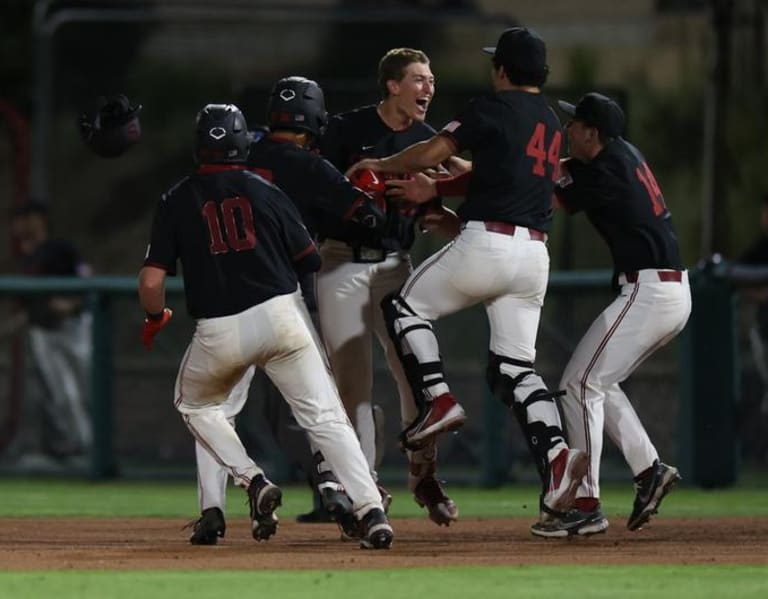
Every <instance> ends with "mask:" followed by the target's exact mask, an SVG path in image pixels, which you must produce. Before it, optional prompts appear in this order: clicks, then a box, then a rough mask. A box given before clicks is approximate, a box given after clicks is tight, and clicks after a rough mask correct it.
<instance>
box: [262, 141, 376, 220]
mask: <svg viewBox="0 0 768 599" xmlns="http://www.w3.org/2000/svg"><path fill="white" fill-rule="evenodd" d="M248 168H249V169H251V170H253V171H254V172H255V173H257V174H258V175H260V176H262V177H264V178H265V179H266V180H267V181H270V182H272V183H274V184H275V185H277V186H278V187H279V188H280V189H281V190H283V191H284V192H285V193H286V195H287V196H288V197H289V198H290V199H291V200H292V201H293V203H294V204H295V205H296V207H297V208H298V209H299V213H300V214H301V217H302V219H303V220H304V224H305V225H306V226H307V229H309V232H310V234H311V235H315V234H316V233H317V230H318V228H327V226H330V225H326V223H330V224H338V223H342V222H343V221H344V220H349V218H350V217H351V216H352V214H353V213H354V211H355V209H356V208H358V207H359V206H360V205H361V204H362V203H363V202H366V201H368V198H367V197H366V196H365V195H364V194H363V193H362V192H361V191H360V190H359V189H357V188H356V187H355V186H354V185H352V183H350V182H349V179H347V178H346V177H345V176H344V173H342V172H339V170H338V169H337V168H336V167H335V166H333V164H331V163H330V162H329V161H328V160H326V159H325V158H323V157H322V156H320V155H319V154H316V153H314V152H311V151H309V150H306V149H304V148H302V147H299V146H298V145H296V144H295V143H293V142H291V141H283V140H280V139H275V138H272V137H266V138H264V139H262V140H261V141H259V142H257V143H254V144H252V145H251V148H250V150H249V154H248ZM344 226H345V227H346V226H349V227H352V228H356V227H357V226H358V225H355V224H353V223H347V224H345V225H344Z"/></svg>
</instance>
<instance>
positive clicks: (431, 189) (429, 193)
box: [385, 173, 437, 204]
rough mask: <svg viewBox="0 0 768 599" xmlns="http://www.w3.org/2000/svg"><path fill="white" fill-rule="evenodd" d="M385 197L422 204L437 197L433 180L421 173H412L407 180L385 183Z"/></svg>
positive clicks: (389, 180)
mask: <svg viewBox="0 0 768 599" xmlns="http://www.w3.org/2000/svg"><path fill="white" fill-rule="evenodd" d="M385 183H386V185H387V187H388V189H387V197H391V198H397V199H400V200H407V201H409V202H413V203H415V204H423V203H425V202H429V201H430V200H433V199H435V198H436V197H437V188H436V187H435V180H434V179H432V178H431V177H428V176H427V175H425V174H423V173H413V174H412V175H411V176H410V177H409V178H408V179H388V180H387V181H385Z"/></svg>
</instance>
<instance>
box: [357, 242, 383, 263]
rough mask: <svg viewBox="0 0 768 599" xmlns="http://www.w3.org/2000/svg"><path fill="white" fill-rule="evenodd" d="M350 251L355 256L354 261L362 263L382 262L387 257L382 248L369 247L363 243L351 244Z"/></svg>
mask: <svg viewBox="0 0 768 599" xmlns="http://www.w3.org/2000/svg"><path fill="white" fill-rule="evenodd" d="M352 252H353V255H354V257H355V262H362V263H364V264H366V263H369V262H384V260H385V259H386V257H387V252H386V250H385V249H384V248H369V247H367V246H364V245H354V246H352Z"/></svg>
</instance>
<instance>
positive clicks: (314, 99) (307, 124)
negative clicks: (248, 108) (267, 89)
mask: <svg viewBox="0 0 768 599" xmlns="http://www.w3.org/2000/svg"><path fill="white" fill-rule="evenodd" d="M267 122H268V123H269V126H270V127H271V128H272V129H295V130H299V131H308V132H309V133H311V134H312V135H314V136H315V137H320V135H322V134H323V131H324V130H325V126H326V124H327V123H328V113H327V112H326V111H325V96H324V95H323V90H322V89H321V88H320V86H319V85H318V84H317V83H316V82H315V81H312V80H311V79H307V78H305V77H286V78H284V79H280V81H278V82H277V83H275V85H274V87H273V88H272V92H271V93H270V95H269V102H268V103H267Z"/></svg>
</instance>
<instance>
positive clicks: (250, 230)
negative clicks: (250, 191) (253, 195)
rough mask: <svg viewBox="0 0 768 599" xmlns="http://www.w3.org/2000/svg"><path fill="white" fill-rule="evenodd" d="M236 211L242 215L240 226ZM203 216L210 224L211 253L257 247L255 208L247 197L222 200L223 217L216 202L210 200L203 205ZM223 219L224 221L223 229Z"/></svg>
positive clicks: (223, 252)
mask: <svg viewBox="0 0 768 599" xmlns="http://www.w3.org/2000/svg"><path fill="white" fill-rule="evenodd" d="M235 212H237V213H238V214H239V215H240V223H239V224H240V226H238V222H237V220H235ZM203 218H205V222H206V224H207V225H208V235H209V237H210V240H211V241H210V244H209V246H208V249H209V250H210V252H211V254H225V253H227V252H228V251H229V250H234V251H235V252H242V251H243V250H252V249H253V248H255V247H256V229H255V228H254V226H253V210H252V209H251V203H250V202H249V201H248V200H247V199H245V198H241V197H240V196H237V197H234V198H227V199H226V200H224V201H223V202H221V218H219V209H218V208H217V204H216V202H214V201H208V202H206V203H205V204H204V205H203ZM221 221H224V230H223V231H222V228H221Z"/></svg>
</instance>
